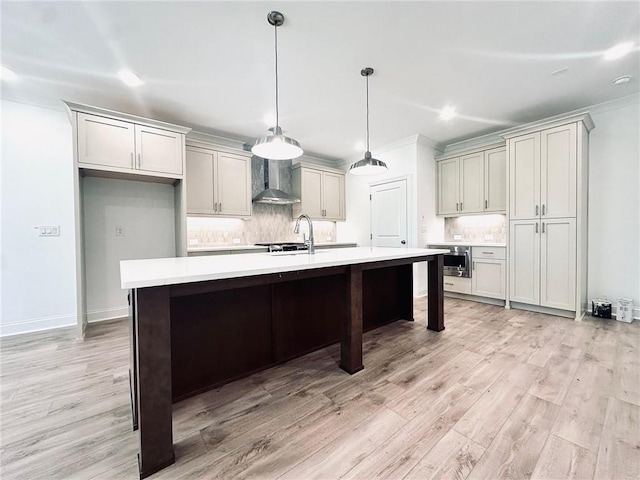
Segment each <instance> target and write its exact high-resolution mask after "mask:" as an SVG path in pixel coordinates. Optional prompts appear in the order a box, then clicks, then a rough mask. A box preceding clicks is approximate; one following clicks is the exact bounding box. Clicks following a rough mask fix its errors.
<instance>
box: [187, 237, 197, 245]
mask: <svg viewBox="0 0 640 480" xmlns="http://www.w3.org/2000/svg"><path fill="white" fill-rule="evenodd" d="M198 243H199V242H198V239H197V238H190V239H189V245H198Z"/></svg>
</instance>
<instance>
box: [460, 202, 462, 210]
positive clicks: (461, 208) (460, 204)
mask: <svg viewBox="0 0 640 480" xmlns="http://www.w3.org/2000/svg"><path fill="white" fill-rule="evenodd" d="M460 211H462V202H460Z"/></svg>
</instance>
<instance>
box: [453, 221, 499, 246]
mask: <svg viewBox="0 0 640 480" xmlns="http://www.w3.org/2000/svg"><path fill="white" fill-rule="evenodd" d="M506 224H507V217H506V215H470V216H463V217H453V218H445V219H444V240H445V242H453V241H456V242H457V241H460V242H495V243H505V242H506V241H507V225H506ZM454 235H460V238H457V237H454Z"/></svg>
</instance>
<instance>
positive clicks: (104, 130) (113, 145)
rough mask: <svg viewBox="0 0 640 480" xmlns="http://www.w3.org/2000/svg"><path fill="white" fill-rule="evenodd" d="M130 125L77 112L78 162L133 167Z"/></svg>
mask: <svg viewBox="0 0 640 480" xmlns="http://www.w3.org/2000/svg"><path fill="white" fill-rule="evenodd" d="M134 153H135V131H134V125H133V123H128V122H121V121H120V120H113V119H111V118H105V117H99V116H97V115H87V114H86V113H78V163H80V164H93V165H104V166H108V167H118V168H126V169H130V170H132V169H133V168H134Z"/></svg>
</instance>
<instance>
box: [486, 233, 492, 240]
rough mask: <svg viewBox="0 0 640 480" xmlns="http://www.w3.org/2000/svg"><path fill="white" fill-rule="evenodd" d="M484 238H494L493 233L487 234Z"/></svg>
mask: <svg viewBox="0 0 640 480" xmlns="http://www.w3.org/2000/svg"><path fill="white" fill-rule="evenodd" d="M484 239H485V240H493V235H491V234H488V235H485V236H484Z"/></svg>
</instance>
